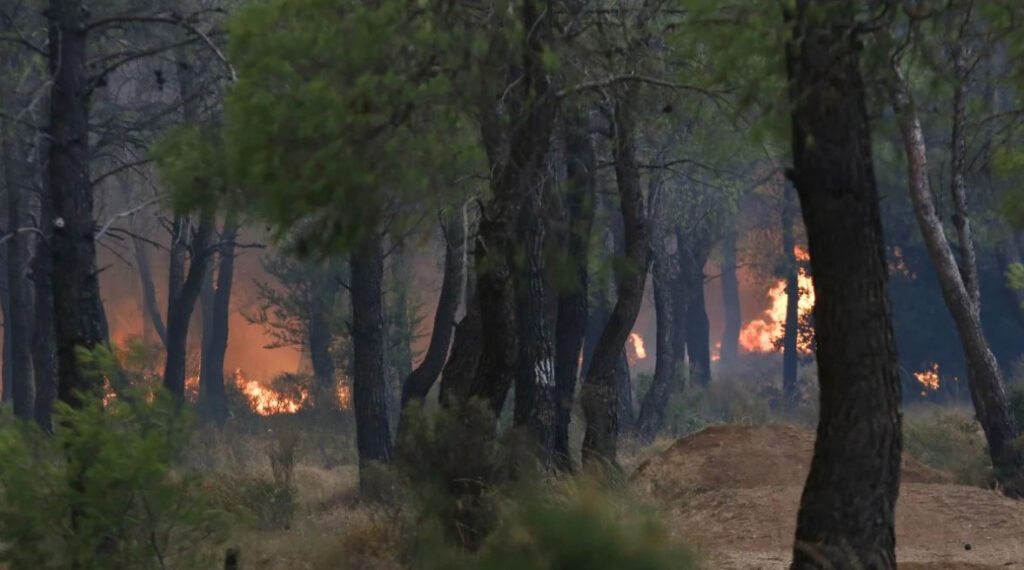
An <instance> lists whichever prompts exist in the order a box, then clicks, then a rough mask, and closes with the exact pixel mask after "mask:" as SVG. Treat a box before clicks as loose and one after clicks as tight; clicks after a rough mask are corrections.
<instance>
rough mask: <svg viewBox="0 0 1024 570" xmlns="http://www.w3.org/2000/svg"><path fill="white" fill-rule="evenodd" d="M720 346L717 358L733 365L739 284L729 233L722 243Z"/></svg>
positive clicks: (737, 345) (739, 323) (740, 321)
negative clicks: (721, 325) (721, 321)
mask: <svg viewBox="0 0 1024 570" xmlns="http://www.w3.org/2000/svg"><path fill="white" fill-rule="evenodd" d="M722 314H723V323H722V324H723V327H722V345H721V347H720V348H719V352H718V354H719V356H720V357H721V359H722V360H721V362H722V364H733V363H735V362H736V357H737V356H738V355H739V349H740V329H741V328H742V327H743V319H742V317H741V316H740V282H739V279H738V278H737V275H736V234H735V233H731V234H729V235H728V236H726V237H725V239H724V240H723V241H722Z"/></svg>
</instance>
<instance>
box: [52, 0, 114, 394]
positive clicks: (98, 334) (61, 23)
mask: <svg viewBox="0 0 1024 570" xmlns="http://www.w3.org/2000/svg"><path fill="white" fill-rule="evenodd" d="M84 13H85V9H84V7H83V5H82V2H80V1H68V0H50V3H49V17H50V24H49V36H50V43H49V48H50V49H49V65H50V73H51V75H52V81H53V83H52V86H51V93H50V126H49V132H48V134H49V142H50V151H49V168H48V175H49V176H48V178H49V184H50V185H51V198H52V200H53V202H52V203H53V217H54V219H53V225H54V232H53V241H52V246H53V250H52V251H53V273H52V275H53V290H54V292H55V294H54V327H55V330H56V334H57V361H58V370H59V386H58V394H59V397H60V399H61V401H63V402H65V403H68V404H70V405H72V406H78V405H80V404H81V403H82V400H81V397H83V396H85V395H87V394H88V393H90V392H92V391H93V390H94V389H96V388H98V385H99V378H98V377H97V376H96V375H94V374H90V371H88V370H85V369H84V368H83V366H82V365H81V363H79V362H78V358H77V356H76V354H75V351H76V350H77V349H78V348H80V347H81V348H85V349H92V348H94V347H96V346H97V345H99V344H103V343H106V342H107V323H106V317H105V316H104V314H103V305H102V302H101V300H100V287H99V279H98V275H97V269H96V243H95V239H94V235H93V232H94V228H95V223H94V221H93V214H92V213H93V196H92V187H91V185H90V182H89V85H88V71H87V67H86V33H85V29H84V26H83V20H84Z"/></svg>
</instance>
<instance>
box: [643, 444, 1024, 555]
mask: <svg viewBox="0 0 1024 570" xmlns="http://www.w3.org/2000/svg"><path fill="white" fill-rule="evenodd" d="M813 445H814V434H813V433H812V432H809V431H806V430H802V429H799V428H795V427H791V426H784V425H769V426H757V427H747V426H734V425H732V426H716V427H712V428H708V429H705V430H703V431H701V432H699V433H696V434H693V435H691V436H688V437H686V438H683V439H680V440H679V441H677V442H676V443H674V444H673V445H672V446H671V447H670V448H669V449H667V450H666V451H664V452H662V453H661V454H659V455H657V456H655V457H653V458H651V459H649V460H648V461H645V462H644V463H642V464H641V465H640V466H639V467H638V468H637V470H636V472H635V473H634V475H633V481H634V483H635V485H636V486H637V487H638V488H639V489H640V490H641V491H642V492H644V493H646V494H648V495H649V496H650V497H651V498H653V499H655V500H656V501H657V502H658V503H659V504H661V505H664V506H666V508H667V510H668V515H669V521H670V524H671V525H672V529H673V531H674V532H675V533H676V534H677V535H678V536H679V537H680V538H681V539H684V540H685V541H687V542H688V543H690V544H695V545H697V547H698V548H700V549H701V550H702V551H703V552H704V555H705V556H706V558H707V560H708V564H707V566H708V567H709V568H714V569H722V570H774V569H782V568H786V567H787V563H788V561H789V552H790V548H791V547H792V540H793V533H794V530H795V526H796V510H797V506H798V504H799V500H800V491H801V488H802V485H803V482H804V478H805V477H806V475H807V470H808V468H809V465H810V458H811V451H812V449H813ZM952 480H953V479H952V476H951V475H949V474H947V473H944V472H941V471H936V470H934V469H931V468H929V467H927V466H925V465H923V464H921V463H919V462H917V461H915V460H913V459H911V458H907V457H905V458H904V460H903V484H902V486H901V488H900V498H899V502H898V503H897V509H896V539H897V545H898V550H897V557H898V560H899V563H900V568H902V569H904V570H992V569H996V568H999V569H1024V503H1022V502H1016V501H1013V500H1010V499H1007V498H1005V497H1003V496H1002V495H1000V494H998V493H996V492H994V491H990V490H986V489H980V488H976V487H966V486H963V485H956V484H953V483H952Z"/></svg>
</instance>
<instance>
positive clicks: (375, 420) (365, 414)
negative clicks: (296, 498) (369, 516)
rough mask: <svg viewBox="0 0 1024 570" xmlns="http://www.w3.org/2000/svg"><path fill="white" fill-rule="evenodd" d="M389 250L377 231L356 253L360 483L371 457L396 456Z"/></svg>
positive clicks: (354, 296) (355, 379) (363, 482)
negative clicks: (391, 420) (388, 335)
mask: <svg viewBox="0 0 1024 570" xmlns="http://www.w3.org/2000/svg"><path fill="white" fill-rule="evenodd" d="M383 281H384V253H383V251H382V245H381V240H380V238H379V237H371V238H369V239H368V240H367V243H364V244H362V245H361V246H360V247H359V248H357V249H356V250H355V251H354V252H353V254H352V278H351V288H352V294H351V298H352V355H353V372H354V373H353V387H352V398H353V404H354V406H355V415H356V448H357V451H358V453H359V470H360V477H359V485H360V488H361V489H363V490H366V489H367V485H368V484H370V481H369V480H368V479H367V478H366V477H365V474H366V471H365V470H366V468H367V467H368V466H369V464H370V463H373V462H376V463H388V462H389V461H390V460H391V432H390V429H389V427H388V407H387V406H388V404H387V398H388V394H387V390H388V386H387V378H386V376H385V374H386V371H385V370H384V350H385V349H384V344H385V339H384V330H385V329H384V327H385V323H384V288H383V287H384V285H383Z"/></svg>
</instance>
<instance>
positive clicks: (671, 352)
mask: <svg viewBox="0 0 1024 570" xmlns="http://www.w3.org/2000/svg"><path fill="white" fill-rule="evenodd" d="M653 211H654V209H653V208H652V213H653ZM677 247H678V245H677ZM651 256H652V258H653V259H654V263H653V265H652V267H651V274H652V277H653V278H652V279H651V285H652V287H653V288H654V314H655V318H656V319H657V332H656V333H655V335H656V338H655V348H654V378H653V379H652V381H651V387H650V388H649V389H648V390H647V393H646V394H645V395H644V399H643V403H642V404H641V406H640V416H639V418H638V421H637V434H638V435H639V437H640V441H642V442H645V443H649V442H651V441H653V440H654V437H655V436H656V435H657V434H658V432H660V431H661V430H662V428H663V427H664V425H665V409H666V407H667V406H668V400H669V398H670V397H671V396H672V393H673V392H674V391H675V388H676V384H677V383H678V382H679V381H680V378H679V363H680V361H681V360H682V359H681V358H680V357H679V355H677V354H676V345H677V343H676V339H675V338H674V337H675V332H676V330H677V328H676V327H677V319H678V318H679V316H680V315H676V314H675V313H676V307H677V305H678V304H677V303H676V299H675V297H676V294H675V292H674V291H672V289H673V285H675V284H677V283H679V280H678V276H677V275H676V273H677V271H678V270H677V269H676V268H675V267H674V263H673V256H672V255H671V254H669V253H668V247H667V245H666V244H665V243H664V241H663V240H659V241H657V242H655V243H654V244H653V247H652V248H651Z"/></svg>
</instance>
